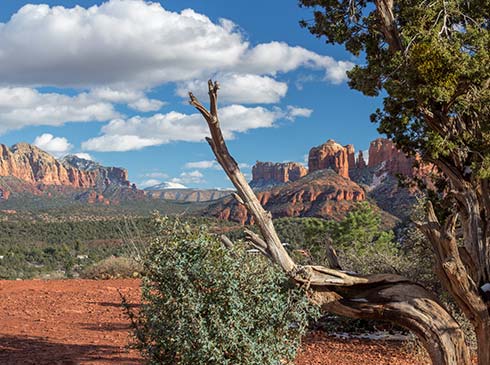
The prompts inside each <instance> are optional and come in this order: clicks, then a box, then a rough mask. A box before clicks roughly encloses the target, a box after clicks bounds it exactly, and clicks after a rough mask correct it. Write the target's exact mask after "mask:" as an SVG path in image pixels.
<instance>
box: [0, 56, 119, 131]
mask: <svg viewBox="0 0 490 365" xmlns="http://www.w3.org/2000/svg"><path fill="white" fill-rule="evenodd" d="M0 67H1V66H0ZM118 116H119V113H117V112H116V111H115V110H114V108H113V106H112V104H110V103H108V102H104V101H100V100H96V99H94V98H93V97H91V96H90V95H89V94H87V93H81V94H79V95H77V96H67V95H62V94H57V93H40V92H38V91H37V90H35V89H31V88H26V87H0V133H4V132H6V131H9V130H12V129H19V128H22V127H24V126H27V125H51V126H59V125H62V124H64V123H66V122H87V121H107V120H110V119H113V118H117V117H118Z"/></svg>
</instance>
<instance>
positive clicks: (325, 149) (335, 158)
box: [308, 139, 354, 178]
mask: <svg viewBox="0 0 490 365" xmlns="http://www.w3.org/2000/svg"><path fill="white" fill-rule="evenodd" d="M349 160H351V161H353V160H354V146H352V145H348V146H346V147H343V146H341V145H340V144H338V143H337V142H335V141H334V140H333V139H329V140H328V141H327V142H326V143H324V144H322V145H321V146H318V147H313V148H312V149H311V150H310V153H309V155H308V171H309V172H310V173H311V172H315V171H318V170H324V169H332V170H333V171H335V172H336V173H338V174H339V175H340V176H342V177H345V178H349ZM351 163H352V162H351Z"/></svg>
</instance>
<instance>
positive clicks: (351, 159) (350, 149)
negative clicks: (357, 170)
mask: <svg viewBox="0 0 490 365" xmlns="http://www.w3.org/2000/svg"><path fill="white" fill-rule="evenodd" d="M344 148H345V149H346V150H347V161H348V163H349V168H350V169H351V168H353V167H354V166H356V150H355V148H354V145H352V144H348V145H346V146H344Z"/></svg>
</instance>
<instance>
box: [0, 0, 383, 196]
mask: <svg viewBox="0 0 490 365" xmlns="http://www.w3.org/2000/svg"><path fill="white" fill-rule="evenodd" d="M230 3H233V5H232V6H231V5H230ZM310 18H311V11H310V10H308V9H300V8H299V7H298V6H297V2H296V1H293V0H291V1H285V0H268V1H255V0H250V1H246V2H243V1H236V2H230V1H224V0H209V1H202V0H194V1H190V0H173V1H154V2H153V3H149V2H144V1H142V0H110V1H106V2H104V1H95V0H90V1H89V0H87V1H83V0H70V1H68V0H57V1H47V0H45V1H29V2H27V1H20V0H5V1H3V2H2V7H1V9H0V80H1V81H0V133H1V135H0V142H1V143H3V144H7V145H12V144H15V143H17V142H20V141H25V142H29V143H34V142H35V143H36V144H37V145H38V146H40V147H41V148H44V149H46V150H48V151H49V152H52V153H53V154H55V155H57V156H62V155H63V154H66V153H84V154H89V155H90V157H91V158H93V159H94V160H96V161H98V162H100V163H102V164H105V165H112V166H123V167H126V168H127V169H128V170H129V175H130V179H131V180H132V181H134V182H136V183H138V184H140V185H141V186H143V185H145V184H150V183H152V182H153V183H156V182H163V181H167V182H171V183H173V184H182V185H185V186H188V187H229V186H230V184H229V182H228V181H227V179H226V177H225V176H224V174H223V173H222V172H221V171H220V170H219V169H218V168H217V167H216V164H214V163H212V161H213V156H212V153H211V151H210V150H209V147H208V145H207V144H206V143H205V142H203V138H204V136H205V135H206V129H205V124H204V122H203V121H202V120H201V119H200V118H199V116H197V115H195V111H194V110H193V109H192V108H191V107H190V106H189V105H188V104H187V99H186V97H185V93H186V92H187V90H189V89H191V90H192V91H193V92H194V93H195V94H197V95H198V96H200V98H201V99H202V101H203V102H206V101H207V100H206V97H205V92H206V89H205V81H206V80H207V79H208V78H210V77H213V78H217V79H218V80H219V81H220V82H221V85H222V90H221V100H222V102H221V119H222V123H223V129H224V130H225V134H226V135H227V136H228V139H229V146H230V149H231V151H232V153H233V154H234V155H235V157H236V159H237V160H238V161H239V162H241V163H243V169H244V172H245V173H248V174H250V166H251V165H253V163H254V162H255V161H257V160H260V161H277V162H281V161H299V162H301V161H304V158H305V155H306V154H307V153H308V151H309V149H310V148H311V147H313V146H316V145H319V144H321V143H323V142H325V141H326V140H328V139H331V138H332V139H335V140H336V141H338V142H339V143H341V144H348V143H352V144H354V145H355V147H356V149H357V150H359V149H361V150H365V149H367V147H368V145H369V142H370V141H371V140H372V139H374V138H376V137H378V134H377V132H376V126H375V125H373V124H371V123H370V122H369V115H370V113H371V112H372V111H374V110H375V108H376V107H377V106H378V105H379V104H380V100H379V99H372V98H367V97H364V96H362V95H361V94H360V93H358V92H355V91H352V90H350V89H349V88H348V86H347V85H346V82H345V70H347V69H349V68H350V67H352V65H353V64H355V63H360V62H362V60H359V59H354V58H352V56H351V55H350V54H348V53H347V52H345V50H344V49H343V48H342V47H336V46H331V45H326V44H325V43H324V41H323V40H321V39H317V38H315V37H313V36H311V35H310V34H309V33H308V31H307V30H305V29H302V28H300V26H299V25H298V22H299V20H301V19H310Z"/></svg>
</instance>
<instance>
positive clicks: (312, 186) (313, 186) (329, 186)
mask: <svg viewBox="0 0 490 365" xmlns="http://www.w3.org/2000/svg"><path fill="white" fill-rule="evenodd" d="M257 197H258V199H259V201H260V202H261V204H262V205H263V206H264V208H265V209H266V210H268V211H270V212H271V213H272V215H273V217H276V218H277V217H322V218H333V219H341V218H342V217H343V216H344V215H345V213H346V212H347V211H349V209H351V208H352V207H353V205H354V204H355V202H358V201H363V200H365V199H366V193H365V191H364V190H363V189H362V188H361V187H360V186H359V185H357V184H356V183H355V182H353V181H351V180H349V179H346V178H343V177H341V176H339V175H338V174H337V173H335V172H332V171H330V170H322V171H317V172H314V173H311V174H308V175H306V176H305V177H303V178H302V179H299V180H297V181H294V182H290V183H288V184H284V185H281V186H277V187H275V188H272V189H271V190H266V191H260V192H258V193H257ZM207 214H208V215H212V216H216V217H219V218H222V219H226V220H233V221H237V222H240V223H242V224H246V223H253V218H252V217H251V216H249V214H248V213H247V210H246V208H245V207H244V206H243V205H240V204H238V203H237V202H236V201H235V199H233V198H231V197H230V198H224V199H221V200H219V201H218V202H216V203H215V204H213V205H211V206H210V207H209V208H208V210H207Z"/></svg>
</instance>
